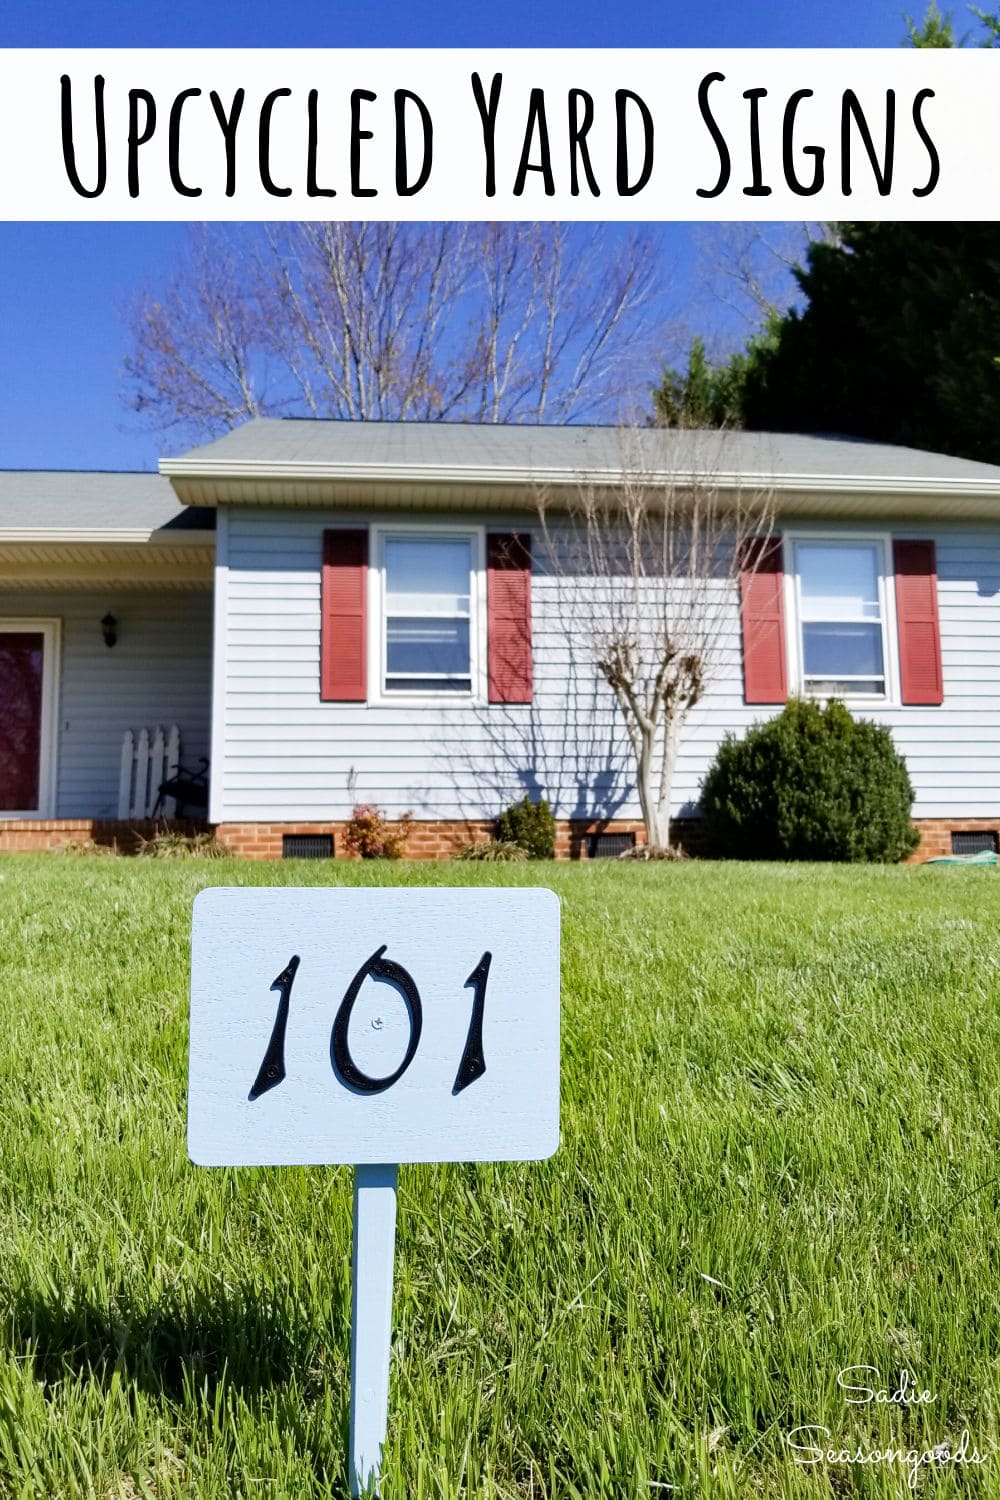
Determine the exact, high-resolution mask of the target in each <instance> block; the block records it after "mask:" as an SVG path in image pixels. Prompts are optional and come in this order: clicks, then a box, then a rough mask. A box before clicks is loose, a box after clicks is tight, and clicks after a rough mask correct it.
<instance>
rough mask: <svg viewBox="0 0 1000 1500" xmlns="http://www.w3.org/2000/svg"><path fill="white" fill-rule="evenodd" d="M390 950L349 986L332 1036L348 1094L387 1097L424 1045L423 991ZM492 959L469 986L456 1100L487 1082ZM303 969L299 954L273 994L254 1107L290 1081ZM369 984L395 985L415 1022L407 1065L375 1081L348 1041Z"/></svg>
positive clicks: (485, 959) (380, 952)
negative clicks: (292, 1026) (294, 1010)
mask: <svg viewBox="0 0 1000 1500" xmlns="http://www.w3.org/2000/svg"><path fill="white" fill-rule="evenodd" d="M387 946H388V945H387V944H385V943H383V944H382V946H381V948H376V950H375V952H374V953H373V954H372V956H371V958H369V959H366V960H365V962H364V963H363V964H362V965H361V967H360V969H359V970H358V972H357V973H356V974H355V976H354V978H353V979H352V980H351V982H350V984H349V985H348V986H347V989H346V990H345V992H344V998H343V999H342V1000H341V1002H340V1006H339V1007H338V1010H337V1014H336V1016H335V1017H334V1020H333V1028H332V1030H331V1032H330V1064H331V1066H332V1068H333V1071H334V1072H335V1073H336V1075H337V1077H338V1078H339V1079H340V1081H341V1083H343V1084H344V1085H345V1087H346V1088H349V1089H351V1090H352V1092H354V1093H358V1094H383V1093H385V1091H386V1089H390V1088H392V1086H393V1084H394V1083H397V1082H398V1081H399V1079H400V1078H402V1076H403V1074H404V1073H405V1072H406V1070H407V1068H408V1067H409V1066H410V1063H411V1062H412V1061H413V1059H414V1057H415V1056H416V1052H417V1048H418V1047H419V1045H420V1033H421V1031H422V1029H423V1024H424V1012H423V1005H422V1004H421V1000H420V991H419V990H418V989H417V986H416V983H415V982H414V979H413V976H412V975H411V974H410V973H409V971H408V970H406V969H404V968H403V966H402V964H397V963H396V962H395V961H394V960H393V959H391V958H385V957H384V954H385V950H386V947H387ZM492 957H493V955H492V954H491V953H490V952H488V951H487V952H486V953H484V954H483V956H482V958H481V959H480V960H479V962H478V963H477V965H476V967H475V968H474V969H473V971H472V973H471V974H470V975H469V977H468V979H467V980H466V981H465V984H466V988H468V987H470V986H471V987H472V990H473V999H472V1015H471V1017H470V1019H469V1030H468V1033H467V1034H466V1038H465V1048H464V1050H463V1052H462V1058H461V1061H460V1062H459V1065H458V1072H457V1073H456V1074H455V1083H454V1086H453V1088H452V1093H453V1094H460V1093H461V1092H462V1090H463V1089H466V1088H468V1087H469V1084H470V1083H475V1081H476V1079H477V1078H482V1076H483V1074H484V1073H485V1072H486V1059H485V1057H484V1056H483V1014H484V1011H485V1007H486V983H487V980H488V979H489V973H490V962H491V960H492ZM299 963H300V959H299V955H298V954H297V953H293V954H292V957H291V958H290V959H289V960H288V963H287V964H286V966H285V967H284V968H283V969H282V971H281V973H280V974H279V975H278V977H277V979H276V980H275V981H274V983H273V984H272V985H271V989H272V990H277V991H278V1010H277V1014H276V1015H275V1018H274V1026H273V1027H272V1029H271V1037H270V1040H269V1041H268V1044H267V1050H266V1052H265V1053H264V1059H263V1061H262V1063H261V1065H260V1068H259V1070H258V1073H257V1077H256V1078H255V1079H254V1082H253V1087H252V1088H251V1090H250V1093H249V1095H248V1098H249V1099H250V1100H251V1101H253V1100H255V1099H259V1098H260V1097H261V1096H262V1095H263V1094H266V1093H268V1092H269V1090H271V1089H274V1088H277V1087H278V1084H279V1083H282V1082H283V1081H284V1078H285V1032H286V1030H287V1028H288V1011H289V1005H290V1002H291V997H292V986H293V984H294V983H295V975H296V973H297V972H298V968H299ZM369 978H371V979H374V980H375V981H377V982H381V983H383V984H390V985H392V986H393V988H394V989H396V990H398V991H399V993H400V994H401V995H402V997H403V999H404V1000H405V1001H406V1009H407V1012H408V1014H409V1020H410V1039H409V1043H408V1045H407V1048H406V1052H405V1054H404V1056H403V1060H402V1062H401V1063H400V1064H399V1067H398V1068H396V1070H395V1072H393V1073H387V1074H386V1075H385V1077H384V1078H372V1077H371V1076H370V1075H369V1074H368V1073H365V1072H363V1071H362V1069H361V1068H359V1067H358V1065H357V1063H356V1062H355V1061H354V1058H353V1057H352V1056H351V1048H350V1044H349V1042H348V1038H347V1032H348V1027H349V1026H350V1024H351V1013H352V1011H353V1010H354V1002H355V1001H356V1000H357V998H358V995H359V993H360V991H361V986H362V985H363V984H364V982H365V980H366V979H369Z"/></svg>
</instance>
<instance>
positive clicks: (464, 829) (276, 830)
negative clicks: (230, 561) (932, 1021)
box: [0, 818, 1000, 864]
mask: <svg viewBox="0 0 1000 1500" xmlns="http://www.w3.org/2000/svg"><path fill="white" fill-rule="evenodd" d="M209 826H210V825H208V824H206V823H199V822H190V821H181V820H179V819H174V820H173V821H171V822H169V823H168V822H166V821H165V820H163V819H159V820H157V821H156V822H155V823H154V822H152V821H150V820H148V819H147V820H145V821H132V822H129V821H123V820H121V819H115V818H11V819H8V820H4V819H0V854H27V853H31V852H33V851H38V850H44V849H64V848H65V847H66V846H67V845H68V844H87V843H91V842H93V843H95V844H103V845H107V846H108V847H111V848H117V849H119V850H120V851H121V852H122V853H125V854H131V853H134V852H135V850H136V849H137V848H138V847H139V845H140V843H141V841H142V840H143V839H147V838H149V837H150V836H151V835H152V834H153V833H155V832H156V831H157V830H162V829H164V828H170V829H171V830H174V831H177V832H180V833H202V832H204V831H205V830H206V828H208V827H209ZM916 826H917V827H918V828H919V830H920V836H921V837H920V845H919V847H918V848H917V849H916V851H915V852H914V853H913V854H912V855H911V856H910V858H909V860H908V863H910V864H919V863H922V862H923V861H924V860H927V859H934V858H936V857H937V856H938V855H941V854H950V853H951V835H952V833H959V832H967V833H972V832H976V833H980V832H984V831H985V832H989V833H997V834H998V835H1000V818H918V819H917V820H916ZM345 827H346V825H345V824H344V823H220V825H219V826H218V828H217V829H216V835H217V837H218V839H219V841H220V843H223V844H225V845H226V847H227V848H228V849H230V850H231V851H232V852H233V854H239V855H243V856H245V857H246V858H248V859H280V858H281V839H282V835H283V834H286V833H305V834H310V833H332V834H333V841H334V844H333V846H334V853H335V855H336V857H337V858H338V859H340V858H345V857H347V858H350V857H351V856H349V855H347V851H346V848H345V845H344V832H345ZM491 829H492V824H491V823H490V822H489V821H485V820H469V821H464V820H460V819H454V820H451V821H447V820H440V821H434V822H431V821H426V822H415V823H414V824H413V825H412V828H411V832H410V836H409V839H408V840H407V844H406V857H407V858H408V859H450V858H451V857H452V856H453V855H454V854H455V852H456V850H458V849H460V848H461V847H462V845H463V844H471V843H473V842H475V841H477V840H480V839H488V838H489V837H490V832H491ZM595 833H631V834H634V835H635V841H636V843H637V844H641V843H643V842H644V840H643V832H642V824H641V823H640V822H637V821H635V820H629V819H623V818H612V819H608V820H606V821H605V820H601V819H593V820H590V821H587V820H586V819H571V820H562V821H560V822H558V823H557V824H556V858H557V859H586V858H587V849H588V843H589V839H590V836H591V835H592V834H595ZM700 835H701V828H700V824H699V821H698V819H697V818H679V819H677V820H676V821H675V822H674V823H673V824H672V826H671V830H670V836H671V840H672V842H673V843H675V844H679V845H680V846H681V848H682V849H684V850H686V852H687V853H689V854H694V855H697V854H699V853H700V852H701V836H700Z"/></svg>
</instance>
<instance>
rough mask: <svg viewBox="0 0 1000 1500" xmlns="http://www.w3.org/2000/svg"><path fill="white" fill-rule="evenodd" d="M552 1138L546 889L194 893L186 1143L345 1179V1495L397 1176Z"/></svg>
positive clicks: (555, 1017)
mask: <svg viewBox="0 0 1000 1500" xmlns="http://www.w3.org/2000/svg"><path fill="white" fill-rule="evenodd" d="M558 1145H559V902H558V899H557V898H556V896H555V895H553V893H552V892H551V891H547V890H542V889H533V888H520V889H506V890H505V889H502V888H500V889H498V888H495V887H494V888H492V889H488V890H481V889H462V888H449V887H435V888H433V889H431V888H417V887H390V888H376V889H371V890H357V889H352V890H341V889H335V888H334V889H331V888H329V887H326V888H323V887H309V888H306V889H295V888H292V887H289V886H277V887H272V888H270V889H266V888H259V887H253V886H241V887H237V888H234V889H230V888H225V887H215V888H212V889H209V890H205V891H202V892H201V893H200V895H198V896H197V897H196V898H195V903H194V919H193V925H192V938H191V1039H190V1057H189V1085H188V1151H189V1153H190V1155H191V1159H192V1160H193V1161H194V1162H196V1163H197V1164H198V1165H199V1166H267V1165H295V1164H302V1165H306V1164H317V1163H331V1164H332V1163H348V1164H351V1165H353V1166H354V1167H355V1174H354V1248H353V1258H352V1281H353V1287H352V1302H351V1409H350V1435H349V1453H348V1458H349V1473H350V1485H351V1494H352V1495H360V1494H362V1492H364V1493H369V1492H370V1491H371V1489H372V1487H373V1486H375V1487H376V1491H377V1484H378V1478H379V1473H380V1468H381V1455H382V1445H383V1443H384V1441H385V1432H386V1418H387V1407H388V1396H389V1345H390V1335H391V1326H392V1278H393V1256H394V1246H395V1232H396V1164H397V1163H399V1162H418V1161H419V1162H435V1161H533V1160H540V1159H542V1158H544V1157H547V1156H551V1155H552V1153H553V1152H554V1151H555V1150H556V1149H557V1147H558Z"/></svg>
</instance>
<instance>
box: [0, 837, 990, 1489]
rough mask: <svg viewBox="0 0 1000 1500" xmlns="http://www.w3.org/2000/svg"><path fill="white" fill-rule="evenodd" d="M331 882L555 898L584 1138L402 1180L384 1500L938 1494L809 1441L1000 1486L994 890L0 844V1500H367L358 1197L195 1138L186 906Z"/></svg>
mask: <svg viewBox="0 0 1000 1500" xmlns="http://www.w3.org/2000/svg"><path fill="white" fill-rule="evenodd" d="M321 881H334V882H343V883H355V882H364V883H372V884H378V883H387V884H391V883H395V882H398V881H404V882H410V883H414V884H424V883H429V882H434V883H438V882H442V883H446V882H447V883H454V884H459V885H464V884H470V883H480V882H486V883H500V882H504V883H510V884H524V883H527V882H532V881H537V882H539V883H543V884H548V885H551V886H553V887H554V888H555V889H556V891H558V893H559V894H560V896H561V897H562V900H563V945H564V946H563V976H564V988H563V1103H562V1124H563V1145H562V1149H561V1150H560V1152H559V1153H558V1155H557V1156H556V1157H555V1158H553V1160H552V1161H550V1162H547V1163H544V1164H542V1165H513V1166H512V1165H504V1166H495V1167H492V1166H486V1167H482V1166H480V1167H468V1166H442V1167H404V1168H403V1169H402V1170H401V1174H400V1222H399V1242H398V1260H397V1282H396V1301H395V1343H394V1349H393V1377H392V1394H391V1409H390V1429H389V1443H388V1452H387V1479H386V1484H385V1490H384V1492H385V1495H386V1496H387V1497H389V1500H392V1497H401V1500H403V1497H406V1500H408V1497H424V1496H428V1497H429V1496H458V1495H469V1496H473V1495H475V1496H496V1497H501V1496H503V1497H507V1496H511V1497H513V1496H517V1497H519V1500H526V1497H538V1500H542V1497H548V1500H564V1497H567V1500H572V1497H574V1496H585V1497H590V1496H609V1497H628V1496H646V1495H651V1496H659V1495H667V1496H669V1495H671V1494H679V1495H682V1496H712V1497H715V1496H724V1497H728V1496H733V1497H744V1496H748V1497H754V1496H830V1495H836V1496H841V1495H852V1496H855V1495H856V1496H865V1497H876V1496H904V1495H909V1494H910V1493H912V1491H911V1490H910V1489H909V1488H908V1486H907V1483H906V1472H907V1471H906V1469H905V1468H904V1467H901V1466H899V1465H889V1466H869V1467H861V1466H848V1465H834V1466H831V1467H825V1466H823V1467H819V1468H817V1467H807V1466H804V1465H800V1464H798V1463H796V1462H795V1461H794V1459H795V1455H794V1454H793V1453H792V1451H791V1450H790V1448H789V1445H788V1441H787V1434H788V1433H789V1432H790V1431H791V1430H792V1429H794V1428H796V1427H797V1426H800V1425H804V1424H810V1425H814V1424H823V1425H825V1426H826V1427H828V1428H829V1429H830V1432H831V1435H832V1440H833V1442H834V1443H835V1445H836V1446H837V1447H841V1446H847V1445H848V1444H849V1443H850V1444H851V1445H853V1444H855V1443H856V1442H857V1441H861V1442H862V1443H863V1444H864V1445H865V1446H868V1447H872V1446H877V1447H885V1446H887V1445H889V1444H890V1443H891V1444H892V1445H893V1446H899V1445H900V1444H903V1445H905V1446H910V1445H915V1446H916V1447H918V1448H921V1449H922V1448H927V1447H931V1446H933V1444H935V1443H937V1442H940V1441H942V1440H943V1439H946V1438H947V1439H951V1441H952V1442H956V1441H957V1440H958V1438H959V1435H960V1433H961V1431H962V1429H963V1428H968V1429H969V1432H970V1434H971V1437H972V1440H973V1442H974V1443H975V1444H976V1446H977V1448H978V1450H979V1452H980V1453H981V1454H984V1453H990V1454H992V1457H990V1458H988V1461H987V1462H986V1463H985V1464H984V1465H982V1466H981V1467H979V1468H971V1467H969V1468H965V1469H960V1468H955V1467H949V1468H947V1469H940V1470H935V1471H934V1472H931V1471H930V1470H929V1469H923V1470H922V1471H921V1473H920V1476H919V1478H918V1483H917V1493H919V1494H921V1495H931V1496H944V1495H962V1496H966V1495H983V1496H997V1495H1000V1431H998V1420H997V1408H998V1395H1000V1266H998V1262H1000V1246H998V1226H1000V1181H998V1176H1000V1162H998V1154H997V1142H998V1137H1000V1086H998V1085H1000V1013H998V1007H997V997H998V991H1000V973H998V965H1000V880H998V877H997V873H996V872H995V871H991V870H988V869H985V870H984V869H957V868H941V867H939V868H906V869H882V868H875V869H854V868H816V867H801V868H791V867H784V866H780V867H778V866H775V867H768V866H752V867H751V866H745V867H739V866H734V865H716V864H707V863H706V864H699V863H696V862H691V863H686V864H679V865H657V866H641V865H636V864H631V865H617V864H616V865H612V864H605V863H601V864H598V865H593V866H589V867H588V866H586V865H583V866H526V867H525V866H521V867H516V868H511V867H507V868H504V867H492V868H485V867H478V868H477V867H475V866H469V865H464V866H463V865H450V866H443V867H440V868H435V867H431V866H428V865H397V866H384V865H383V866H373V865H365V866H355V865H340V864H336V865H318V864H315V863H299V864H284V865H253V864H247V863H239V862H235V861H232V862H219V863H200V862H190V863H167V862H152V861H150V862H145V861H142V862H137V861H127V860H115V859H98V858H72V857H63V856H57V855H51V856H44V857H41V856H40V857H31V858H28V857H20V858H17V857H15V858H9V859H6V860H3V861H0V931H2V952H3V962H4V975H5V985H4V994H5V1004H4V1012H5V1013H4V1024H3V1042H2V1051H0V1069H2V1096H0V1097H2V1110H3V1153H2V1160H0V1300H2V1307H3V1316H4V1330H3V1338H2V1343H0V1494H2V1495H4V1496H8V1495H9V1496H18V1497H21V1496H25V1497H27V1496H32V1497H33V1496H44V1497H46V1500H48V1497H58V1496H90V1495H95V1496H100V1497H112V1496H121V1497H135V1496H138V1495H151V1496H152V1495H155V1496H156V1497H158V1500H166V1497H172V1496H198V1497H213V1500H231V1497H243V1496H246V1497H256V1496H263V1497H268V1500H270V1497H275V1500H306V1497H310V1496H314V1495H316V1496H320V1495H333V1496H340V1495H342V1494H343V1493H344V1472H345V1461H344V1452H345V1428H346V1410H347V1396H348V1390H347V1354H348V1323H349V1297H350V1287H349V1269H350V1175H349V1172H348V1171H347V1170H346V1169H343V1168H328V1169H319V1170H318V1169H310V1170H254V1171H250V1170H245V1171H204V1170H198V1169H196V1168H194V1167H192V1166H191V1165H189V1163H188V1161H187V1159H186V1154H185V1145H184V1114H185V1097H184V1092H185V1077H186V1031H187V1001H186V987H187V965H188V929H189V920H190V907H191V899H192V897H193V895H194V894H195V892H196V891H197V890H198V889H200V888H201V887H202V886H204V885H208V884H237V883H240V884H257V883H260V884H273V883H278V882H283V883H289V884H298V883H313V882H321ZM861 1364H865V1365H874V1366H877V1367H878V1368H879V1370H880V1371H881V1373H882V1381H881V1384H882V1385H883V1386H885V1387H886V1388H891V1386H892V1385H894V1384H895V1383H896V1377H897V1376H898V1373H899V1372H900V1370H902V1369H904V1368H906V1369H908V1370H911V1371H912V1372H913V1373H914V1374H915V1376H916V1377H917V1379H918V1382H919V1385H920V1386H921V1387H925V1388H927V1389H929V1390H930V1391H931V1392H932V1393H933V1394H934V1396H935V1397H936V1399H935V1401H934V1402H933V1403H929V1404H927V1405H925V1406H922V1407H912V1408H910V1407H908V1408H905V1409H900V1408H898V1407H892V1406H888V1407H887V1406H884V1405H879V1406H876V1405H874V1404H871V1405H860V1406H851V1405H848V1404H846V1402H845V1393H844V1392H843V1391H842V1390H840V1389H838V1387H837V1383H836V1382H837V1373H838V1371H839V1370H841V1369H843V1368H846V1367H848V1366H853V1365H861ZM854 1383H855V1384H864V1383H866V1382H865V1381H864V1380H863V1379H862V1378H861V1377H857V1379H856V1380H855V1382H854ZM870 1383H871V1384H872V1385H873V1386H874V1385H875V1384H877V1383H878V1382H877V1381H875V1379H874V1377H873V1378H872V1381H871V1382H870ZM800 1441H801V1442H802V1443H803V1444H804V1445H805V1446H806V1447H808V1446H809V1443H810V1441H811V1440H810V1439H809V1438H801V1439H800ZM800 1456H802V1457H805V1456H808V1455H806V1454H801V1455H800Z"/></svg>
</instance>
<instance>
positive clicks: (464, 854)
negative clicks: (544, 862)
mask: <svg viewBox="0 0 1000 1500" xmlns="http://www.w3.org/2000/svg"><path fill="white" fill-rule="evenodd" d="M452 857H453V858H454V859H479V860H486V861H487V862H488V863H492V864H498V865H499V864H519V863H520V862H521V861H522V860H525V859H527V857H528V851H527V849H525V848H523V847H522V845H521V844H515V843H512V842H511V841H510V840H509V839H478V840H477V841H476V842H475V843H474V844H463V845H462V847H461V849H456V850H455V853H454V855H453V856H452Z"/></svg>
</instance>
